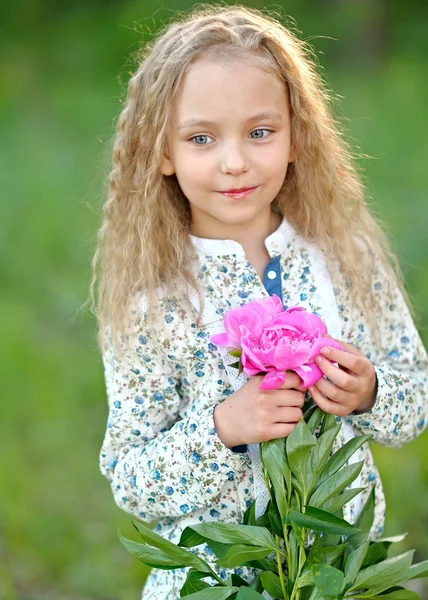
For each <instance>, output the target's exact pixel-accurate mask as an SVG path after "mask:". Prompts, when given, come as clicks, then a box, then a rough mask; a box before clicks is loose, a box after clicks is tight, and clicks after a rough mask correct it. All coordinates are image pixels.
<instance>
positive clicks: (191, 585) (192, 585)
mask: <svg viewBox="0 0 428 600" xmlns="http://www.w3.org/2000/svg"><path fill="white" fill-rule="evenodd" d="M203 577H207V574H206V573H201V572H200V571H194V570H190V571H189V573H188V574H187V577H186V581H185V582H184V585H183V587H182V588H181V590H180V598H183V597H184V596H188V595H189V594H193V593H194V592H199V591H200V590H205V589H206V588H209V587H211V586H210V584H209V583H207V582H206V581H201V579H202V578H203Z"/></svg>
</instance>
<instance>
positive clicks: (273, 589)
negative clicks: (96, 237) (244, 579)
mask: <svg viewBox="0 0 428 600" xmlns="http://www.w3.org/2000/svg"><path fill="white" fill-rule="evenodd" d="M260 580H261V582H262V585H263V588H264V589H265V590H266V591H267V593H268V594H270V595H271V596H272V598H282V597H283V595H284V594H283V592H282V587H281V581H280V579H279V577H278V575H275V573H272V572H270V571H263V573H260Z"/></svg>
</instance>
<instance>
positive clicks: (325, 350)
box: [321, 346, 330, 356]
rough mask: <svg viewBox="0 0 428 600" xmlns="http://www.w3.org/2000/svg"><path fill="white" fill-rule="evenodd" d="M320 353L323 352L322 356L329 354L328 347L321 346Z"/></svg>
mask: <svg viewBox="0 0 428 600" xmlns="http://www.w3.org/2000/svg"><path fill="white" fill-rule="evenodd" d="M321 354H324V356H328V355H329V354H330V348H327V347H326V346H325V347H324V348H321Z"/></svg>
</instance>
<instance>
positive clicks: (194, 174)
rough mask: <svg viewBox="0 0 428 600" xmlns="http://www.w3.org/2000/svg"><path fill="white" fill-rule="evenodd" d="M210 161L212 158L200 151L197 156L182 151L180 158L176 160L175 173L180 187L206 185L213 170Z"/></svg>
mask: <svg viewBox="0 0 428 600" xmlns="http://www.w3.org/2000/svg"><path fill="white" fill-rule="evenodd" d="M212 162H213V161H212V159H211V160H210V158H209V157H208V156H206V155H205V156H203V153H202V152H200V153H199V154H198V155H197V156H195V154H194V153H192V152H189V153H187V154H185V153H183V154H182V155H181V156H180V160H179V161H177V162H176V174H177V179H178V181H179V183H180V185H181V186H182V187H183V186H186V187H199V186H202V185H203V186H206V184H207V180H208V181H210V180H211V179H212V173H213V170H214V167H213V165H212ZM183 189H184V188H183Z"/></svg>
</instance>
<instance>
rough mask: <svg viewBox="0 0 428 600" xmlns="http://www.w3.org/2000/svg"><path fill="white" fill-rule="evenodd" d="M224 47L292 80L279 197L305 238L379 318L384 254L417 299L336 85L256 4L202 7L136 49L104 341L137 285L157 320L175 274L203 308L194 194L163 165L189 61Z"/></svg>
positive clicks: (104, 288)
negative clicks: (377, 213) (338, 114)
mask: <svg viewBox="0 0 428 600" xmlns="http://www.w3.org/2000/svg"><path fill="white" fill-rule="evenodd" d="M224 49H226V52H227V54H228V56H232V55H233V56H238V57H239V56H241V57H242V58H248V59H251V57H255V58H256V59H257V60H258V61H259V62H260V60H262V61H263V62H264V63H265V64H266V65H267V66H269V68H270V69H272V70H273V71H274V72H275V73H276V74H277V75H278V76H279V77H280V78H281V80H282V81H284V84H285V87H286V89H287V90H288V95H289V101H290V102H289V104H290V117H291V139H292V141H293V144H294V148H295V152H296V156H297V159H296V160H295V162H294V163H290V164H289V166H288V171H287V175H286V178H285V181H284V184H283V187H282V189H281V190H280V192H279V194H278V195H277V197H276V198H275V199H274V201H273V203H272V206H273V207H274V206H275V207H276V208H277V209H278V210H279V212H280V213H282V214H283V215H284V216H285V217H286V218H287V220H288V221H289V222H290V223H291V224H292V226H293V227H294V228H295V229H296V230H297V231H298V232H299V233H300V234H301V235H302V236H304V237H305V238H311V239H313V240H315V241H316V242H317V243H318V244H319V246H320V247H321V248H322V249H323V251H324V252H325V256H326V259H327V265H328V268H329V269H337V268H339V269H340V270H341V272H342V273H343V275H344V276H345V277H346V278H347V280H348V282H349V283H350V284H351V285H352V286H353V289H354V290H355V294H354V296H355V299H356V298H357V296H358V297H359V298H360V300H361V301H362V303H363V306H364V307H365V310H366V312H367V314H368V316H369V319H370V320H371V321H372V323H376V310H377V308H378V307H377V304H376V300H375V297H374V294H373V290H372V280H371V271H372V265H373V262H372V261H373V260H374V256H376V255H377V256H378V257H380V260H381V263H382V264H383V266H384V268H385V269H386V270H387V272H388V273H389V274H390V275H391V276H392V280H393V281H395V282H396V283H398V285H399V287H400V290H401V292H402V293H403V296H404V297H405V299H406V300H407V303H408V305H409V306H410V302H409V300H408V296H407V294H406V292H405V289H404V286H403V283H402V274H401V271H400V268H399V264H398V260H397V258H396V257H395V256H394V254H393V253H392V252H391V250H390V248H389V243H388V240H387V237H386V235H385V234H384V232H383V230H382V228H381V226H380V225H379V223H378V222H377V220H376V219H375V218H374V216H372V215H371V214H370V212H369V210H368V207H367V204H366V202H365V199H364V191H365V187H364V185H363V183H362V181H361V177H360V175H359V174H358V172H357V169H356V166H355V163H356V160H355V159H356V158H357V156H356V155H354V154H353V152H352V151H351V148H350V146H349V145H348V143H347V142H346V141H345V139H344V137H343V132H342V128H341V125H340V124H339V123H338V122H337V121H336V120H335V118H334V117H333V114H332V110H331V106H330V104H331V97H330V93H329V90H328V89H327V87H326V85H325V83H324V82H323V80H322V78H321V76H320V75H319V74H318V72H317V61H316V57H315V56H314V54H313V51H312V49H311V48H310V46H309V45H308V44H307V43H306V42H303V41H302V40H300V39H299V38H298V36H297V34H295V33H294V32H293V31H292V29H291V28H290V27H285V26H283V25H282V24H281V23H280V21H279V20H278V19H277V18H275V17H273V16H270V15H269V14H265V13H262V12H261V11H259V10H256V9H252V8H247V7H244V6H239V5H234V6H221V5H198V6H197V7H195V8H194V9H193V10H192V11H191V12H190V13H188V14H187V15H185V16H183V17H182V18H181V19H179V20H176V21H174V22H172V23H170V24H169V25H168V26H167V27H165V28H164V29H163V30H162V31H160V33H158V35H157V36H156V37H155V38H154V39H153V40H152V42H151V43H148V44H146V45H145V46H143V47H142V48H140V49H139V51H138V54H137V68H136V71H135V72H134V74H133V75H132V77H131V78H130V80H129V83H128V94H127V98H126V102H125V105H124V107H123V110H122V112H121V113H120V116H119V119H118V122H117V127H116V135H115V139H114V146H113V168H112V170H111V172H110V175H109V180H108V187H109V192H108V198H107V200H106V202H105V204H104V207H103V219H102V224H101V227H100V229H99V232H98V237H97V246H96V251H95V255H94V257H93V261H92V281H91V286H90V295H91V298H92V306H91V309H92V312H93V313H94V314H95V315H96V316H97V318H98V324H99V344H100V347H101V348H102V349H103V350H104V347H105V346H104V344H105V331H106V327H107V326H109V328H110V330H111V334H112V336H113V339H114V342H115V345H117V343H118V337H119V334H120V333H122V332H124V331H125V324H126V320H127V317H128V311H129V310H131V309H132V307H133V300H134V299H135V297H136V294H137V293H139V292H141V291H142V292H144V293H146V294H147V295H148V301H149V318H150V317H151V316H153V315H154V312H155V311H154V309H155V306H156V302H155V296H156V293H155V291H156V290H159V289H163V290H166V293H168V291H170V292H171V293H172V295H174V294H176V291H177V282H178V281H182V282H184V283H185V285H186V289H190V288H193V289H194V290H196V292H197V293H198V295H199V298H200V300H201V307H203V297H202V292H201V290H200V289H199V287H198V284H197V281H196V278H195V275H194V272H193V270H192V268H191V261H192V258H194V256H195V254H194V249H193V246H192V244H191V241H190V238H189V233H190V223H191V213H190V208H189V203H188V200H187V198H186V197H185V196H184V194H183V192H182V190H181V188H180V186H179V184H178V181H177V179H176V176H175V175H172V176H165V175H163V174H162V173H161V170H160V165H161V160H162V157H163V155H164V152H165V149H166V139H167V129H168V126H169V123H170V119H171V111H172V105H173V100H174V96H175V94H176V92H177V89H178V87H179V85H180V81H181V80H182V79H183V76H184V75H185V73H186V70H187V69H188V68H189V66H190V65H191V64H192V62H193V61H194V60H196V59H197V58H199V57H201V56H203V55H206V54H207V53H212V51H213V50H215V51H216V56H219V57H220V56H221V55H223V56H224V54H225V53H224V52H220V53H218V52H217V51H221V50H224ZM361 241H363V242H365V243H364V244H361ZM367 242H368V244H367ZM363 246H365V247H366V248H367V246H368V247H369V248H370V251H369V252H367V251H364V248H363ZM98 270H99V271H100V273H99V281H98V296H97V298H96V294H95V290H96V283H97V279H98ZM201 312H202V308H201ZM201 312H200V315H201ZM200 315H199V316H200Z"/></svg>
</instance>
